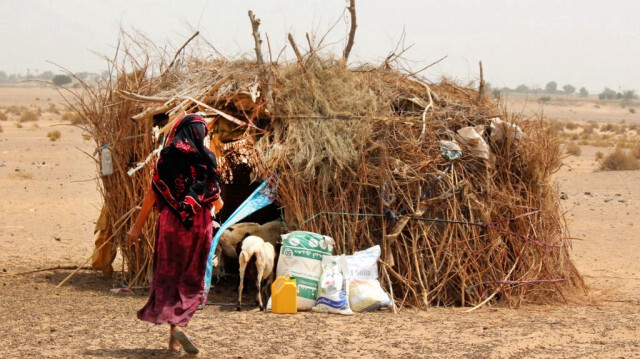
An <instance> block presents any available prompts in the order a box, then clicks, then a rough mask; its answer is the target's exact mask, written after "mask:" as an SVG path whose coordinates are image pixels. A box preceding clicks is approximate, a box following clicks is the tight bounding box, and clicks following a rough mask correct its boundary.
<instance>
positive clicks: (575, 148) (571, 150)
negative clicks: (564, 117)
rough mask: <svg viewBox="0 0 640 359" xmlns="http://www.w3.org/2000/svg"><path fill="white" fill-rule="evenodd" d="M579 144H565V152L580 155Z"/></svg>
mask: <svg viewBox="0 0 640 359" xmlns="http://www.w3.org/2000/svg"><path fill="white" fill-rule="evenodd" d="M580 152H581V150H580V146H578V145H577V144H576V143H575V142H570V143H569V144H568V145H567V153H568V154H570V155H572V156H576V157H577V156H580Z"/></svg>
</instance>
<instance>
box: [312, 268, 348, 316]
mask: <svg viewBox="0 0 640 359" xmlns="http://www.w3.org/2000/svg"><path fill="white" fill-rule="evenodd" d="M312 310H313V311H314V312H321V313H337V314H353V312H352V311H351V308H349V268H348V266H347V259H346V258H345V256H343V255H342V256H325V257H323V258H322V276H321V277H320V285H319V287H318V298H317V299H316V305H314V306H313V309H312Z"/></svg>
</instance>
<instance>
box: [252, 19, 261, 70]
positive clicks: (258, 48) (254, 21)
mask: <svg viewBox="0 0 640 359" xmlns="http://www.w3.org/2000/svg"><path fill="white" fill-rule="evenodd" d="M249 20H251V29H252V31H253V40H254V42H255V48H254V50H255V51H256V61H257V62H258V69H260V70H263V68H264V58H263V57H262V48H261V47H262V39H260V32H259V31H258V27H259V26H260V19H258V18H256V16H255V15H254V14H253V11H251V10H249Z"/></svg>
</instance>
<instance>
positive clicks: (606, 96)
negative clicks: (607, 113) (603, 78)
mask: <svg viewBox="0 0 640 359" xmlns="http://www.w3.org/2000/svg"><path fill="white" fill-rule="evenodd" d="M598 98H599V99H601V100H613V99H614V98H616V92H615V91H613V90H612V89H610V88H608V87H605V88H604V91H602V92H600V94H598Z"/></svg>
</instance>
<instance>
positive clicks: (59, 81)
mask: <svg viewBox="0 0 640 359" xmlns="http://www.w3.org/2000/svg"><path fill="white" fill-rule="evenodd" d="M51 82H53V84H54V85H56V86H64V85H68V84H70V83H71V77H69V76H67V75H55V76H53V78H52V79H51Z"/></svg>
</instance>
